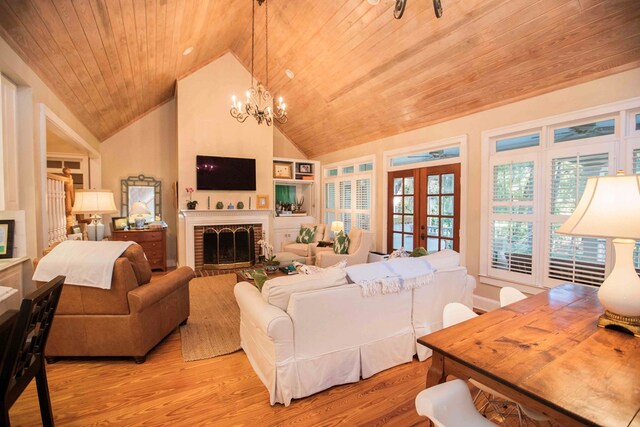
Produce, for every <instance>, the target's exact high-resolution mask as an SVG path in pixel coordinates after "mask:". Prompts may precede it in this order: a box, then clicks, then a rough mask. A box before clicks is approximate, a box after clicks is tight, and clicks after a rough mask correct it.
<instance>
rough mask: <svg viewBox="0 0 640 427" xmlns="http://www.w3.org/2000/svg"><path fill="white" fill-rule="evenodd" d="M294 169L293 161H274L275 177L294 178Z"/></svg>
mask: <svg viewBox="0 0 640 427" xmlns="http://www.w3.org/2000/svg"><path fill="white" fill-rule="evenodd" d="M292 172H293V171H292V170H291V163H277V162H276V163H274V164H273V177H274V178H281V179H292V178H293V173H292Z"/></svg>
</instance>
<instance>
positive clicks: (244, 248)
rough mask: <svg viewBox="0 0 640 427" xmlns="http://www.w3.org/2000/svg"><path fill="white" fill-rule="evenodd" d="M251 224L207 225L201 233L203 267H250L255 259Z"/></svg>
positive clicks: (221, 268) (217, 268) (215, 268)
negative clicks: (245, 225)
mask: <svg viewBox="0 0 640 427" xmlns="http://www.w3.org/2000/svg"><path fill="white" fill-rule="evenodd" d="M254 240H255V239H254V230H253V226H252V225H250V226H248V227H243V226H237V227H233V228H232V227H208V228H207V229H205V230H204V233H203V235H202V246H203V248H204V250H203V252H202V255H203V261H204V268H205V269H214V270H223V269H228V268H239V267H250V266H252V265H253V264H254V263H255V261H256V254H255V247H254V244H253V242H254Z"/></svg>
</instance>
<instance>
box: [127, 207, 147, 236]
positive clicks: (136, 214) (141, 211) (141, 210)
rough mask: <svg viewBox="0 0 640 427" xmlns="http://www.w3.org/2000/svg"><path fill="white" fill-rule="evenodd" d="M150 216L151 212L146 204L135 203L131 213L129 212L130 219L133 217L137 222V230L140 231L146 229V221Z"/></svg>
mask: <svg viewBox="0 0 640 427" xmlns="http://www.w3.org/2000/svg"><path fill="white" fill-rule="evenodd" d="M150 214H151V211H150V210H149V208H148V207H147V204H146V203H144V202H135V203H134V204H133V206H131V211H129V218H131V217H133V219H134V220H135V222H136V228H137V229H139V230H140V229H143V228H144V223H145V219H146V218H147V216H148V215H150Z"/></svg>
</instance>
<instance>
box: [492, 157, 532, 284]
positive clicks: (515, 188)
mask: <svg viewBox="0 0 640 427" xmlns="http://www.w3.org/2000/svg"><path fill="white" fill-rule="evenodd" d="M534 171H535V163H534V161H533V160H530V161H524V162H517V163H515V162H511V163H504V164H497V165H495V166H494V167H493V182H492V187H493V189H492V209H491V217H492V221H491V260H490V265H491V267H492V268H495V269H498V270H504V271H509V272H513V273H520V274H526V275H529V276H531V274H532V270H533V262H534V260H533V235H534V230H533V220H534V217H533V213H534V212H533V198H534Z"/></svg>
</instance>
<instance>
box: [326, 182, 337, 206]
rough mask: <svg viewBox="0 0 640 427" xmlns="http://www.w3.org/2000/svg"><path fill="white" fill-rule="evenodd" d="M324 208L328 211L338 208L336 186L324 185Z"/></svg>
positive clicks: (333, 183) (329, 183)
mask: <svg viewBox="0 0 640 427" xmlns="http://www.w3.org/2000/svg"><path fill="white" fill-rule="evenodd" d="M324 207H325V208H326V209H335V208H336V184H335V182H328V183H326V184H325V185H324Z"/></svg>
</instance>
